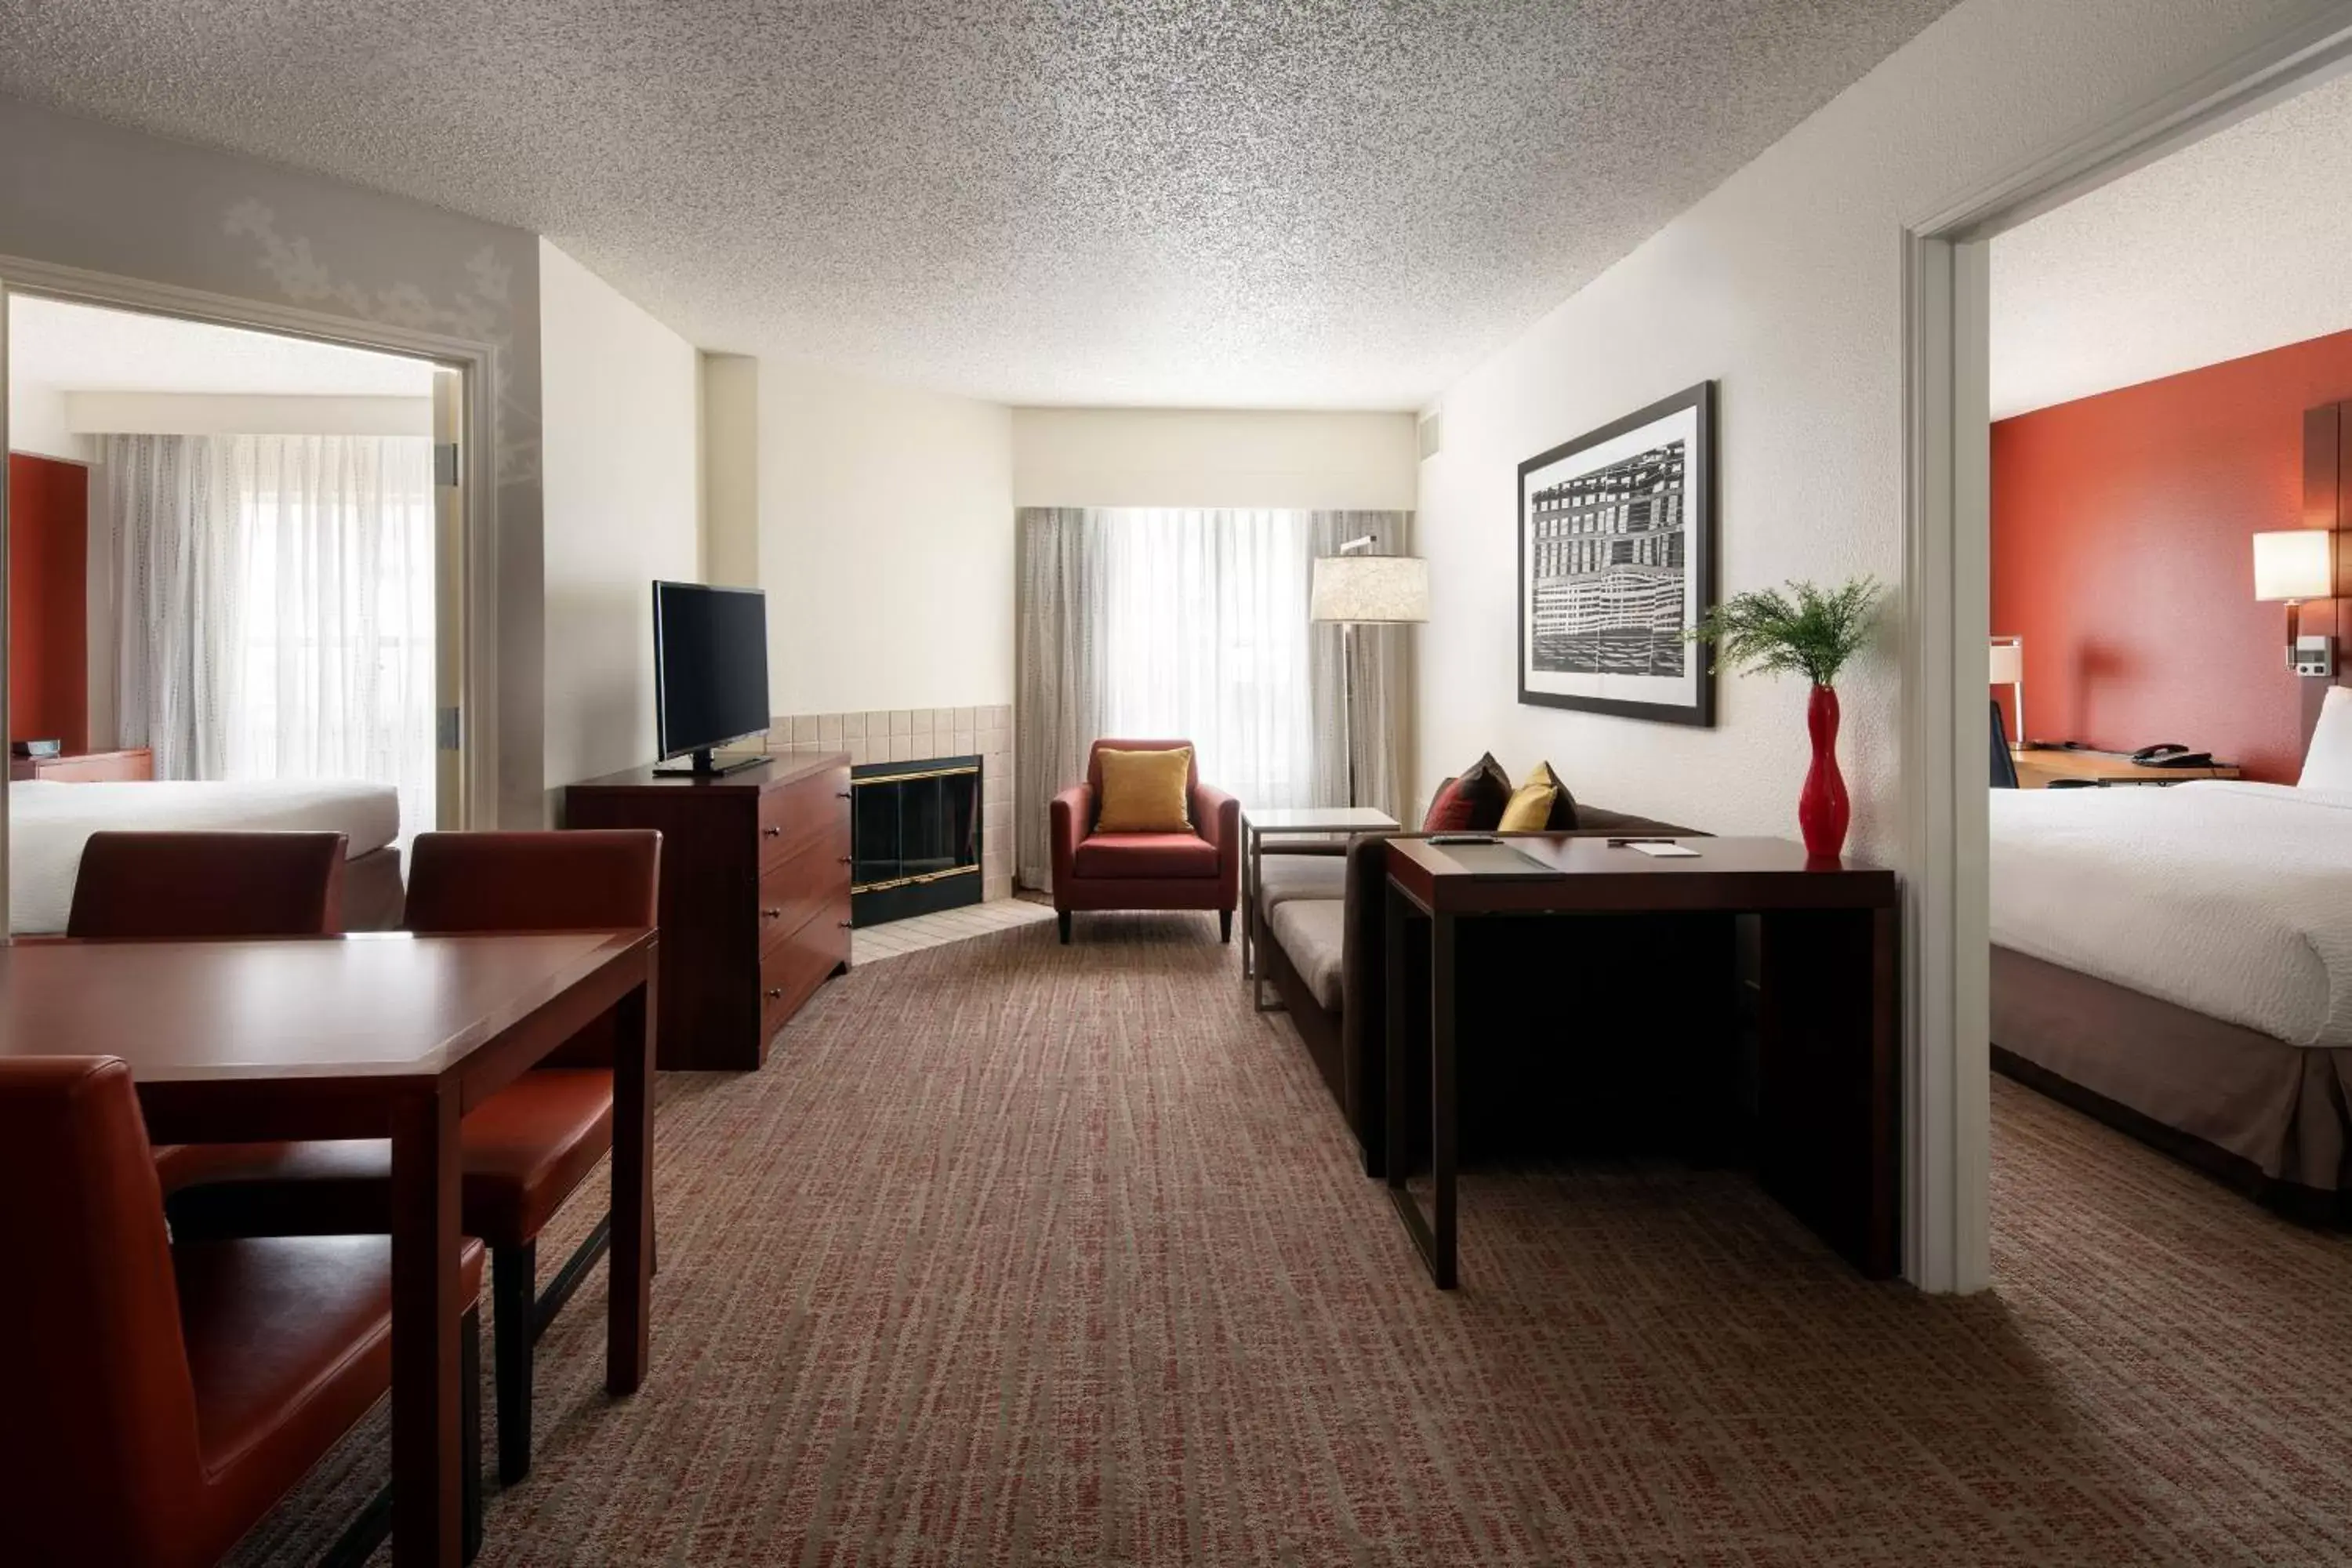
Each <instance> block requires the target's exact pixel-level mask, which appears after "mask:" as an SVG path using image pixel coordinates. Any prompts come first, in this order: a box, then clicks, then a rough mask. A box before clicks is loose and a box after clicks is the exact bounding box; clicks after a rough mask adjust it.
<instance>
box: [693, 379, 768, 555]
mask: <svg viewBox="0 0 2352 1568" xmlns="http://www.w3.org/2000/svg"><path fill="white" fill-rule="evenodd" d="M702 568H703V571H704V572H705V573H706V574H708V576H707V578H706V579H705V580H706V581H708V582H711V583H717V584H721V585H722V586H725V587H730V588H756V587H758V586H759V585H760V362H759V361H758V360H757V359H755V358H753V357H752V356H751V355H750V354H714V353H706V354H704V355H703V356H702Z"/></svg>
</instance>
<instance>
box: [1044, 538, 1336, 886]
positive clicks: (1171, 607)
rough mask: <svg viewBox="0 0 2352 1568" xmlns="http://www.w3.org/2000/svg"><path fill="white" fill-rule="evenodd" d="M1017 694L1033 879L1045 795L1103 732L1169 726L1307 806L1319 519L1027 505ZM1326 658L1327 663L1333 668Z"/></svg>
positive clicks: (1312, 753) (1232, 778)
mask: <svg viewBox="0 0 2352 1568" xmlns="http://www.w3.org/2000/svg"><path fill="white" fill-rule="evenodd" d="M1020 521H1021V562H1020V583H1021V586H1020V595H1021V602H1020V610H1019V622H1020V630H1019V663H1020V676H1019V680H1020V689H1019V691H1018V693H1017V701H1016V704H1015V707H1014V711H1013V718H1014V731H1015V733H1014V748H1015V752H1016V755H1017V760H1016V763H1015V766H1014V770H1013V798H1014V808H1015V809H1014V837H1015V839H1016V843H1017V851H1018V853H1017V873H1018V876H1019V878H1020V879H1021V881H1022V882H1023V883H1024V884H1025V885H1027V886H1030V887H1044V886H1045V883H1046V880H1047V879H1048V875H1049V872H1050V867H1051V854H1050V848H1049V846H1048V845H1047V843H1046V839H1045V816H1046V802H1047V801H1048V800H1050V799H1051V798H1052V796H1053V795H1054V793H1055V791H1057V790H1059V789H1061V788H1063V787H1064V786H1065V785H1066V784H1072V783H1075V782H1076V780H1078V779H1080V778H1082V777H1084V776H1085V773H1086V762H1087V749H1088V748H1089V747H1090V746H1091V745H1092V744H1093V743H1094V742H1095V741H1096V740H1097V738H1099V737H1101V736H1105V735H1113V736H1118V735H1124V736H1131V737H1137V738H1150V737H1175V738H1179V739H1183V740H1189V741H1191V742H1192V743H1193V745H1194V746H1196V747H1198V748H1199V752H1200V758H1199V761H1200V769H1201V776H1202V778H1203V779H1205V780H1206V781H1208V782H1209V783H1210V784H1214V785H1216V786H1217V787H1218V788H1220V789H1223V790H1227V791H1230V792H1231V793H1233V794H1234V795H1238V796H1239V797H1240V798H1241V800H1242V801H1243V803H1244V805H1250V806H1255V807H1260V808H1264V807H1272V806H1289V805H1317V804H1323V803H1326V802H1328V801H1330V800H1335V799H1337V798H1339V796H1338V795H1335V794H1333V793H1332V792H1333V791H1334V790H1335V789H1336V790H1344V787H1345V785H1344V782H1340V783H1338V784H1335V783H1334V782H1332V781H1331V780H1329V779H1328V778H1326V777H1324V776H1323V775H1324V773H1325V772H1326V771H1327V770H1326V769H1325V768H1324V767H1323V765H1322V763H1321V759H1322V757H1323V755H1324V753H1325V752H1327V751H1328V752H1331V754H1333V755H1336V756H1338V757H1339V759H1340V763H1341V766H1342V770H1343V771H1342V774H1341V779H1342V781H1344V765H1345V753H1344V752H1339V751H1337V750H1336V749H1335V748H1330V747H1321V746H1318V743H1317V734H1316V728H1315V726H1316V722H1317V714H1316V705H1315V702H1314V700H1313V695H1312V692H1311V691H1310V689H1309V688H1310V685H1311V683H1312V679H1313V677H1312V670H1313V660H1312V659H1311V658H1310V652H1309V637H1308V622H1307V588H1308V577H1309V574H1310V572H1311V571H1312V561H1313V557H1314V553H1315V552H1314V548H1313V537H1312V536H1313V528H1314V522H1315V520H1314V515H1313V514H1310V513H1308V512H1305V511H1296V510H1266V509H1258V510H1199V509H1192V510H1184V509H1176V508H1139V507H1113V508H1076V507H1031V508H1024V510H1023V511H1022V513H1021V520H1020ZM1333 668H1335V669H1336V668H1337V666H1336V665H1334V667H1333Z"/></svg>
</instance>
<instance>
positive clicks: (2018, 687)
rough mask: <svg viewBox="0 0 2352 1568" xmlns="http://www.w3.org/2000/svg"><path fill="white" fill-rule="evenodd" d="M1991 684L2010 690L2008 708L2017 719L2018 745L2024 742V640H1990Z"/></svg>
mask: <svg viewBox="0 0 2352 1568" xmlns="http://www.w3.org/2000/svg"><path fill="white" fill-rule="evenodd" d="M1992 684H1993V685H1995V686H2006V687H2008V688H2009V689H2010V693H2011V696H2010V707H2011V710H2013V712H2014V714H2015V717H2016V719H2017V736H2016V739H2017V741H2018V742H2019V743H2020V744H2023V743H2024V741H2025V639H2024V638H2023V637H1995V638H1993V639H1992Z"/></svg>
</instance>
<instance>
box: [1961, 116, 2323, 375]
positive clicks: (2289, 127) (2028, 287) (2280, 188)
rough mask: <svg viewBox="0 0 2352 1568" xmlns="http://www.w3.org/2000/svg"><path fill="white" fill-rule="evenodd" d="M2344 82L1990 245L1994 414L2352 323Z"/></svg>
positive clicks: (2150, 167)
mask: <svg viewBox="0 0 2352 1568" xmlns="http://www.w3.org/2000/svg"><path fill="white" fill-rule="evenodd" d="M2347 193H2352V77H2342V78H2338V79H2336V80H2334V81H2331V82H2326V83H2323V84H2322V85H2320V86H2318V87H2315V88H2313V89H2310V90H2309V91H2307V92H2305V93H2303V94H2301V95H2299V96H2297V97H2294V98H2291V99H2289V100H2286V101H2285V102H2284V103H2282V104H2279V105H2277V106H2275V107H2273V108H2272V109H2269V110H2264V111H2263V113H2261V114H2257V115H2255V116H2253V117H2252V118H2251V119H2248V120H2245V121H2241V122H2239V123H2238V124H2236V125H2233V126H2231V127H2230V128H2229V129H2227V130H2225V131H2222V132H2217V133H2216V134H2214V135H2212V136H2209V137H2207V138H2206V139H2205V140H2203V141H2201V142H2195V143H2193V144H2191V145H2189V146H2188V147H2185V148H2183V149H2182V150H2181V151H2179V152H2178V153H2174V154H2173V155H2172V156H2171V157H2169V158H2164V159H2160V160H2158V162H2156V163H2150V164H2149V165H2148V166H2147V167H2146V168H2144V169H2139V170H2135V171H2134V172H2133V173H2131V174H2126V175H2125V176H2124V177H2123V178H2122V179H2120V180H2116V181H2115V182H2114V183H2113V184H2107V185H2103V186H2101V187H2100V188H2099V189H2097V190H2095V191H2093V192H2092V193H2091V194H2090V195H2086V196H2084V197H2083V198H2082V199H2081V200H2079V201H2074V202H2070V203H2068V204H2067V205H2064V206H2063V207H2060V208H2058V209H2057V210H2056V211H2054V212H2051V213H2047V214H2044V215H2043V216H2041V217H2038V218H2036V219H2034V220H2033V221H2032V223H2029V224H2026V225H2024V226H2021V227H2019V228H2015V229H2011V231H2010V232H2009V233H2007V234H2004V235H2001V236H2000V237H1998V238H1996V239H1995V240H1994V241H1993V243H1992V412H1993V417H1995V418H1996V419H2002V418H2007V417H2008V416H2011V415H2012V414H2022V413H2024V412H2026V411H2027V410H2029V409H2033V408H2045V407H2048V406H2049V405H2052V404H2053V403H2066V402H2071V401H2072V400H2074V398H2077V397H2088V396H2091V395H2093V394H2095V393H2101V392H2112V391H2114V390H2115V389H2116V387H2119V386H2135V385H2137V384H2139V383H2141V382H2143V381H2154V380H2155V379H2157V378H2158V377H2159V376H2166V375H2176V374H2179V373H2180V372H2182V371H2184V370H2194V369H2196V368H2198V367H2199V366H2200V365H2209V364H2218V363H2221V361H2223V360H2231V359H2237V358H2240V357H2242V356H2243V355H2246V354H2251V353H2261V352H2263V350H2265V349H2274V348H2280V347H2283V346H2284V345H2285V344H2287V343H2294V342H2303V341H2304V340H2305V339H2306V338H2316V337H2324V336H2326V334H2328V333H2330V332H2340V331H2346V330H2347V329H2352V201H2347V199H2346V196H2347Z"/></svg>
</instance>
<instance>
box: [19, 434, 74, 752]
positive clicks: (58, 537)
mask: <svg viewBox="0 0 2352 1568" xmlns="http://www.w3.org/2000/svg"><path fill="white" fill-rule="evenodd" d="M88 580H89V469H88V468H83V467H82V466H81V465H80V464H79V463H60V462H58V461H56V460H55V459H53V458H36V457H30V456H28V455H26V454H25V453H22V452H11V453H9V454H8V738H9V739H10V740H12V741H24V740H36V739H37V740H48V739H56V740H60V741H63V742H65V748H66V750H67V751H68V752H86V751H88V750H89V600H88V599H87V598H86V597H85V592H86V589H85V584H87V582H88Z"/></svg>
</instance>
